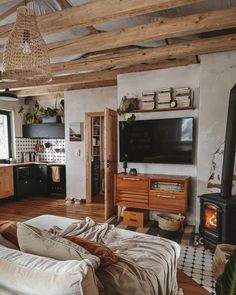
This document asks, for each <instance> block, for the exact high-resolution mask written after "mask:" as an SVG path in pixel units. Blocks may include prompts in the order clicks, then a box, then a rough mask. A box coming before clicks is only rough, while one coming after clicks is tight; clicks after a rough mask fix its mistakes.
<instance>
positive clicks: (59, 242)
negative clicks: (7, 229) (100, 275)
mask: <svg viewBox="0 0 236 295" xmlns="http://www.w3.org/2000/svg"><path fill="white" fill-rule="evenodd" d="M17 238H18V243H19V247H20V250H21V251H23V252H27V253H31V254H35V255H40V256H45V257H50V258H54V259H57V260H73V259H75V260H83V259H87V260H88V261H90V263H91V265H92V266H93V267H94V269H96V268H97V267H98V266H99V264H100V259H99V258H98V257H96V256H94V255H91V254H90V253H89V252H88V251H87V250H85V249H84V248H82V247H81V246H79V245H76V244H74V243H72V242H71V241H69V240H66V239H64V238H61V237H59V236H55V235H54V234H52V233H50V232H48V231H46V230H42V231H41V230H40V229H37V228H35V227H32V226H29V225H27V224H25V223H21V222H18V224H17Z"/></svg>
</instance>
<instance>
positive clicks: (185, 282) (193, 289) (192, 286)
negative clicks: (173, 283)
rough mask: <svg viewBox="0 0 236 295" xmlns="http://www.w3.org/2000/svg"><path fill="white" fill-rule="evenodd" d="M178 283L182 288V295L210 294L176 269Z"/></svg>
mask: <svg viewBox="0 0 236 295" xmlns="http://www.w3.org/2000/svg"><path fill="white" fill-rule="evenodd" d="M177 279H178V285H179V287H180V288H182V289H183V291H184V295H210V294H211V293H209V292H208V291H206V290H205V289H203V288H202V287H201V286H199V285H198V284H197V283H196V282H194V281H193V280H192V279H190V278H189V277H188V276H187V275H186V274H185V273H183V272H182V271H180V270H178V272H177Z"/></svg>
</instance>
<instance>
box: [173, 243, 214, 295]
mask: <svg viewBox="0 0 236 295" xmlns="http://www.w3.org/2000/svg"><path fill="white" fill-rule="evenodd" d="M213 255H214V254H213V253H211V252H210V251H209V250H205V249H203V248H197V247H192V246H181V253H180V258H179V260H178V269H179V270H181V271H183V272H184V273H185V274H186V275H187V276H188V277H190V278H191V279H192V280H194V281H195V282H196V283H197V284H198V285H200V286H202V287H203V288H204V289H206V290H207V291H208V292H209V293H210V294H215V279H214V276H213V273H212V263H213Z"/></svg>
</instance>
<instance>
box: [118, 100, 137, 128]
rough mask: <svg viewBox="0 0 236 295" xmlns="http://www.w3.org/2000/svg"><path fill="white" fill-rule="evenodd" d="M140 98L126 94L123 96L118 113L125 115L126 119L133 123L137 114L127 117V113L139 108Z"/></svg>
mask: <svg viewBox="0 0 236 295" xmlns="http://www.w3.org/2000/svg"><path fill="white" fill-rule="evenodd" d="M138 105H139V99H138V98H137V97H135V98H127V97H126V96H124V97H122V99H121V102H120V105H119V108H118V109H117V113H118V115H119V116H123V118H124V120H126V121H127V122H129V123H131V122H133V121H134V120H135V119H136V116H135V115H134V114H132V115H131V116H130V117H128V118H126V114H127V113H132V112H133V111H135V110H137V109H138Z"/></svg>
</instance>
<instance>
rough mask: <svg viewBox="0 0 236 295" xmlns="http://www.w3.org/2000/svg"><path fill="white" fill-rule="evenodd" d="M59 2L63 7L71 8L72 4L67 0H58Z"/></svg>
mask: <svg viewBox="0 0 236 295" xmlns="http://www.w3.org/2000/svg"><path fill="white" fill-rule="evenodd" d="M57 2H58V3H59V4H60V6H61V8H62V9H66V8H71V7H72V5H70V3H69V2H67V1H66V0H57Z"/></svg>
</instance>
